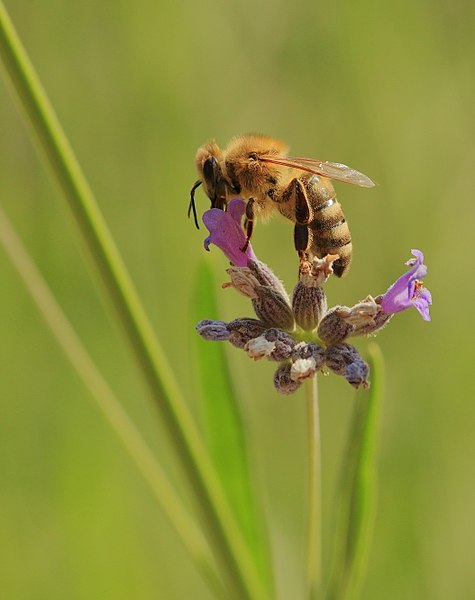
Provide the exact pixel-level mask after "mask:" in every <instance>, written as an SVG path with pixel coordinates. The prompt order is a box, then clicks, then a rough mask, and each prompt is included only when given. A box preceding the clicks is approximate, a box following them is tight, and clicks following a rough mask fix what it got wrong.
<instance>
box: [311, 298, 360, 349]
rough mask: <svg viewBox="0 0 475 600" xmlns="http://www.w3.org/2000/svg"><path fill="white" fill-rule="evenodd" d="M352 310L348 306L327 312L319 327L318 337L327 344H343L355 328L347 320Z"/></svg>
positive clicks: (337, 307)
mask: <svg viewBox="0 0 475 600" xmlns="http://www.w3.org/2000/svg"><path fill="white" fill-rule="evenodd" d="M349 311H350V309H349V308H348V307H346V306H335V308H332V309H331V310H329V311H328V312H327V314H326V315H325V316H324V317H323V319H322V320H321V321H320V325H319V326H318V330H317V333H318V337H319V338H320V339H321V340H323V341H324V342H325V343H326V344H338V343H339V342H343V340H345V339H346V338H347V337H348V336H349V335H350V334H351V332H352V331H353V329H354V327H353V325H351V323H349V322H348V321H347V320H346V318H345V317H346V316H348V314H349Z"/></svg>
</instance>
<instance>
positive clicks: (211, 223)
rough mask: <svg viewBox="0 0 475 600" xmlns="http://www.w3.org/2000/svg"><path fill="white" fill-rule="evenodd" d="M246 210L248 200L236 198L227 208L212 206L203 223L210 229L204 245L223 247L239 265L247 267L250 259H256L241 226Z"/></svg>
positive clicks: (207, 247) (206, 246)
mask: <svg viewBox="0 0 475 600" xmlns="http://www.w3.org/2000/svg"><path fill="white" fill-rule="evenodd" d="M245 210H246V202H245V201H244V200H243V199H242V198H234V199H233V200H231V201H230V202H229V204H228V207H227V210H226V211H224V210H221V209H219V208H211V209H210V210H207V211H206V212H205V213H204V214H203V223H204V224H205V225H206V227H207V228H208V230H209V233H210V234H209V236H208V237H207V238H206V239H205V241H204V247H205V249H206V250H209V245H210V244H214V245H215V246H218V247H219V248H221V250H222V251H223V252H224V254H225V255H226V256H227V257H228V258H229V260H230V261H231V262H232V263H233V264H234V265H236V266H237V267H246V266H247V261H248V260H249V259H254V260H255V259H256V256H255V254H254V250H253V249H252V246H251V244H248V245H247V248H246V250H245V251H244V252H243V248H244V246H245V245H246V242H247V237H246V234H245V233H244V230H243V228H242V226H241V219H242V216H243V214H244V211H245Z"/></svg>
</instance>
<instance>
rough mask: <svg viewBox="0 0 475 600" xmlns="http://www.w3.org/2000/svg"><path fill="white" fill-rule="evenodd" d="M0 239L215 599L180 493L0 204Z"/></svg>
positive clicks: (205, 556)
mask: <svg viewBox="0 0 475 600" xmlns="http://www.w3.org/2000/svg"><path fill="white" fill-rule="evenodd" d="M0 244H2V246H3V248H4V250H5V252H6V254H7V256H8V257H9V259H10V261H11V263H12V264H13V266H14V268H15V269H16V271H17V273H18V275H19V276H20V278H21V280H22V281H23V284H24V285H25V288H26V290H27V292H28V293H29V294H30V296H31V298H32V300H33V302H34V303H35V304H36V307H37V308H38V311H39V312H40V314H41V315H42V316H43V318H44V320H45V322H46V324H47V325H48V327H49V329H50V331H51V333H52V335H53V336H54V338H55V339H56V341H57V342H58V344H59V346H60V347H61V348H62V350H63V351H64V353H65V355H66V357H67V358H68V359H69V361H70V363H71V365H72V366H73V368H74V370H75V371H76V373H77V374H78V376H79V377H80V379H81V380H82V382H83V383H84V385H85V387H86V389H87V390H88V391H89V393H90V394H91V396H92V398H93V399H94V401H95V403H96V405H97V406H98V408H99V409H100V411H101V412H102V414H103V416H104V418H105V420H106V422H107V423H108V425H109V426H110V427H111V428H112V429H113V431H114V432H115V433H116V435H117V437H118V438H119V440H120V442H121V443H122V444H123V446H124V447H125V449H126V451H127V452H128V454H129V456H130V457H131V458H132V460H133V461H134V462H135V465H136V466H137V468H138V470H139V471H140V473H141V474H142V476H143V477H144V479H145V481H146V483H147V484H148V485H149V487H150V489H151V490H152V493H153V494H154V496H155V498H156V499H157V500H158V502H159V504H160V506H161V508H162V510H163V512H164V513H165V515H166V516H167V517H168V519H169V521H170V523H171V524H172V526H173V527H174V529H175V531H176V532H177V534H178V537H179V538H180V539H181V541H182V543H183V545H184V546H185V549H186V550H187V552H188V553H189V555H190V557H191V559H192V560H193V561H194V563H195V564H196V566H197V568H198V570H199V571H200V572H201V573H202V575H203V577H204V578H205V580H206V581H207V582H208V583H209V585H210V587H211V589H213V590H214V591H215V593H216V597H217V598H222V597H223V596H222V595H223V588H222V583H221V580H220V579H219V577H218V574H217V572H216V565H215V563H214V561H213V559H212V556H211V553H210V549H209V546H208V544H207V542H206V540H205V539H204V537H203V535H202V533H201V531H200V530H199V529H198V527H197V525H196V523H195V522H194V520H193V519H192V518H191V517H190V515H189V513H188V511H187V509H186V508H185V506H184V505H183V503H182V501H181V499H180V497H179V496H178V494H177V493H176V491H175V489H174V487H173V485H172V484H171V483H170V481H169V479H168V477H167V475H166V474H165V472H164V471H163V469H162V467H161V465H160V464H159V462H158V461H157V459H156V457H155V456H154V454H153V452H152V450H151V449H150V447H149V446H148V444H147V443H146V442H145V440H144V439H143V437H142V436H141V435H140V433H139V431H138V430H137V428H136V427H135V425H134V423H133V421H132V420H131V419H130V417H129V415H128V414H127V413H126V412H125V410H124V409H123V407H122V405H121V403H120V401H119V400H118V399H117V397H116V395H115V393H114V391H113V390H112V388H111V387H110V386H109V384H108V383H107V381H106V380H105V379H104V377H103V376H102V374H101V373H100V371H99V370H98V369H97V367H96V365H95V364H94V362H93V360H92V358H91V357H90V355H89V354H88V352H87V350H86V349H85V347H84V345H83V344H82V342H81V340H80V339H79V336H78V335H77V333H76V332H75V330H74V328H73V326H72V325H71V322H70V321H69V320H68V318H67V316H66V315H65V313H64V312H63V310H62V309H61V307H60V305H59V303H58V301H57V300H56V298H55V297H54V295H53V292H52V291H51V289H50V288H49V286H48V284H47V283H46V281H45V280H44V278H43V277H42V275H41V273H40V272H39V271H38V269H37V267H36V265H35V264H34V262H33V260H32V259H31V257H30V256H29V254H28V251H27V250H26V248H25V247H24V245H23V244H22V242H21V240H20V238H19V237H18V236H17V234H16V233H15V230H14V229H13V226H12V225H11V223H10V221H9V219H8V217H7V216H6V214H5V213H4V211H3V209H2V208H1V207H0Z"/></svg>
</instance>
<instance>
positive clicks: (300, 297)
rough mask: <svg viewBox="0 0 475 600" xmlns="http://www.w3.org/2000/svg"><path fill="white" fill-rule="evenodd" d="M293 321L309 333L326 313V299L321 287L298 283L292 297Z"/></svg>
mask: <svg viewBox="0 0 475 600" xmlns="http://www.w3.org/2000/svg"><path fill="white" fill-rule="evenodd" d="M292 310H293V311H294V315H295V321H296V323H297V325H299V327H301V328H302V329H304V330H305V331H311V330H312V329H315V327H316V326H317V325H318V323H319V322H320V319H321V318H322V316H323V315H324V314H325V313H326V311H327V298H326V296H325V292H324V291H323V288H322V287H319V286H307V285H305V284H304V283H303V282H302V281H299V282H298V283H297V285H296V286H295V289H294V293H293V297H292Z"/></svg>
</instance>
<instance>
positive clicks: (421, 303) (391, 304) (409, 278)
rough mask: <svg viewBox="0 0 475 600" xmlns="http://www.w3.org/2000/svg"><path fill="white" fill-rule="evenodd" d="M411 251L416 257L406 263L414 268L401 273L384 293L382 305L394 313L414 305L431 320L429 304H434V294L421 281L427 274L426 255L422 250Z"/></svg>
mask: <svg viewBox="0 0 475 600" xmlns="http://www.w3.org/2000/svg"><path fill="white" fill-rule="evenodd" d="M411 252H412V254H413V255H414V256H415V258H411V259H410V260H408V261H407V263H406V265H410V266H411V267H412V268H411V269H410V270H409V271H408V272H407V273H405V274H404V275H401V277H399V279H398V280H397V281H396V282H395V283H393V285H392V286H391V287H390V288H389V289H388V291H387V292H386V293H385V294H384V295H383V297H382V299H381V307H382V309H383V310H384V312H386V313H388V314H390V315H392V314H394V313H397V312H400V311H401V310H405V309H406V308H410V307H411V306H414V307H415V308H417V310H418V311H419V312H420V314H421V316H422V318H423V319H424V320H425V321H430V315H429V305H431V304H432V296H431V293H430V292H429V290H427V289H425V288H424V284H423V283H422V281H421V279H422V278H423V277H425V276H426V275H427V266H426V265H425V264H424V255H423V254H422V252H421V251H420V250H412V251H411Z"/></svg>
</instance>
